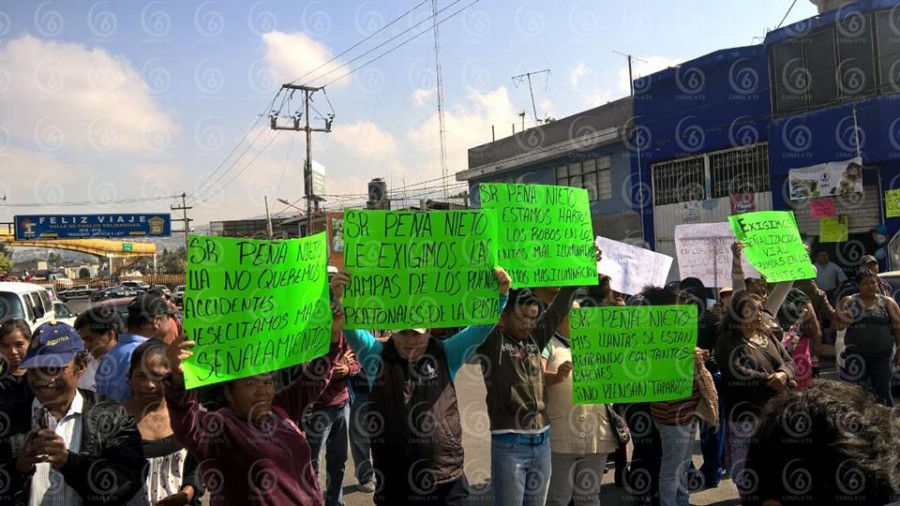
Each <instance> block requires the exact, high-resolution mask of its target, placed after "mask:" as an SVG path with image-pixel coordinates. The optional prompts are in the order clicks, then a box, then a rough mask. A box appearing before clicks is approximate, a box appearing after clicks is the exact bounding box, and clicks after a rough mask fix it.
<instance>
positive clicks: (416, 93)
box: [409, 88, 434, 105]
mask: <svg viewBox="0 0 900 506" xmlns="http://www.w3.org/2000/svg"><path fill="white" fill-rule="evenodd" d="M432 96H434V90H426V89H424V88H417V89H415V90H413V92H412V94H411V95H410V96H409V99H410V100H412V102H413V103H414V104H416V105H425V104H426V103H428V101H429V100H431V97H432Z"/></svg>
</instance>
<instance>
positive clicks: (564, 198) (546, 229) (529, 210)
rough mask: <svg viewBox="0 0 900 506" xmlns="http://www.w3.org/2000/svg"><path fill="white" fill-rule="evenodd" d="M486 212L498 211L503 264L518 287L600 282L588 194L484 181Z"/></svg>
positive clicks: (580, 189)
mask: <svg viewBox="0 0 900 506" xmlns="http://www.w3.org/2000/svg"><path fill="white" fill-rule="evenodd" d="M479 188H480V196H481V207H482V209H494V210H496V211H497V219H498V222H499V224H500V225H499V232H500V236H499V251H498V253H499V259H500V265H501V266H502V267H503V268H505V269H506V270H507V272H509V275H510V277H511V278H512V286H513V287H539V286H580V285H596V284H597V256H596V251H595V248H594V236H593V228H592V226H591V206H590V202H589V200H588V194H587V190H585V189H583V188H573V187H570V186H549V185H535V184H500V183H482V184H481V185H479Z"/></svg>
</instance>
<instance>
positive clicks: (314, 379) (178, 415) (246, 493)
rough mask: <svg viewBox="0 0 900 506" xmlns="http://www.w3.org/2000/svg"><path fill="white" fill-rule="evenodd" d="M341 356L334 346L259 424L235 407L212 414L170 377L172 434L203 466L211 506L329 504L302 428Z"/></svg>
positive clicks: (278, 397) (283, 393)
mask: <svg viewBox="0 0 900 506" xmlns="http://www.w3.org/2000/svg"><path fill="white" fill-rule="evenodd" d="M337 356H338V348H337V347H336V346H332V347H331V348H330V350H329V352H328V354H327V355H325V356H323V357H319V358H317V359H315V360H313V361H312V362H310V363H309V364H308V365H307V366H306V369H305V372H304V374H303V375H302V376H300V377H299V378H297V379H296V380H294V382H293V383H291V384H290V385H289V386H287V387H285V388H283V389H281V390H279V391H278V393H276V394H275V399H274V400H273V402H272V411H271V413H270V414H269V416H268V417H267V418H265V419H264V420H263V421H261V422H260V423H258V424H251V423H248V421H247V417H245V416H241V415H238V414H237V413H236V412H234V411H232V410H231V409H230V408H227V407H225V408H221V409H219V410H217V411H214V412H208V411H206V410H205V409H203V408H201V405H200V401H199V400H198V398H197V393H196V391H195V390H185V389H184V385H183V384H176V383H175V382H174V381H172V379H171V376H170V377H169V378H167V379H166V380H165V382H164V383H165V386H166V402H167V403H168V405H169V419H170V420H171V424H172V430H173V431H174V432H175V436H176V437H177V438H178V441H179V442H180V443H181V444H182V445H183V446H184V447H185V448H186V449H187V450H188V451H189V452H191V453H192V454H193V455H194V456H195V457H196V458H197V460H199V461H200V468H201V475H202V477H203V480H204V485H206V489H207V491H208V492H209V494H210V497H209V504H212V505H217V504H239V505H244V504H251V503H252V504H268V505H281V504H299V505H304V506H305V505H313V504H321V502H322V492H321V490H320V489H319V482H318V480H317V479H316V475H315V472H314V471H313V468H312V462H311V457H310V450H309V444H307V442H306V436H305V435H304V434H303V432H302V431H301V430H300V423H301V418H302V417H303V413H304V412H306V410H307V408H308V407H309V406H310V405H312V403H313V402H315V400H316V399H318V398H319V396H320V395H321V394H322V392H323V391H324V390H325V387H326V386H328V382H329V381H331V371H332V367H331V364H332V363H334V360H335V359H336V358H337Z"/></svg>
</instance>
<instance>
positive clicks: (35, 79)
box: [0, 35, 176, 153]
mask: <svg viewBox="0 0 900 506" xmlns="http://www.w3.org/2000/svg"><path fill="white" fill-rule="evenodd" d="M4 74H5V75H4ZM0 77H2V78H4V79H5V81H6V83H7V86H6V87H5V88H2V89H0V103H2V104H4V105H5V107H3V109H4V112H3V117H2V119H0V122H2V126H3V127H4V128H6V129H7V130H8V131H9V132H10V134H11V136H12V138H13V139H15V140H17V141H19V142H22V143H29V144H32V145H34V146H35V147H37V148H38V149H39V150H40V151H44V152H55V151H58V150H67V149H69V150H77V151H94V152H98V153H115V152H147V151H159V150H163V149H165V148H166V147H168V146H167V144H168V140H169V139H171V137H172V135H173V133H174V132H175V131H176V126H175V123H174V121H173V120H172V118H171V116H170V115H169V114H168V113H167V112H165V111H164V110H162V108H160V107H159V105H158V104H156V102H155V101H154V100H153V97H152V96H151V95H150V93H149V92H148V91H147V87H146V86H145V83H144V82H143V80H142V79H141V76H140V74H139V73H138V72H137V71H136V70H135V69H134V68H133V67H132V66H131V64H130V63H129V62H128V61H127V60H125V59H124V58H121V57H115V56H113V55H111V54H110V53H108V52H107V51H106V50H104V49H98V48H94V49H89V48H87V47H86V46H84V45H81V44H71V43H60V42H53V41H44V40H39V39H36V38H34V37H32V36H30V35H24V36H21V37H19V38H16V39H13V40H10V41H9V42H7V43H6V44H5V45H2V46H0ZM4 79H0V83H2V82H3V81H4ZM161 143H162V144H161Z"/></svg>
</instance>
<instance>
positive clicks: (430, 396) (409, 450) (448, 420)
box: [331, 267, 511, 506]
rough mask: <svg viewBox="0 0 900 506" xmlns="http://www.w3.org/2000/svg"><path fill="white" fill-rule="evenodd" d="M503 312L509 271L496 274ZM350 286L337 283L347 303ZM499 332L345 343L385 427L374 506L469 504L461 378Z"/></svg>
mask: <svg viewBox="0 0 900 506" xmlns="http://www.w3.org/2000/svg"><path fill="white" fill-rule="evenodd" d="M494 277H495V280H496V282H497V285H498V291H499V306H500V308H503V307H504V306H505V304H506V299H507V296H508V293H509V285H510V282H511V280H510V278H509V275H508V274H507V273H506V271H505V270H503V269H502V268H500V267H498V268H496V269H495V270H494ZM348 285H351V278H350V274H349V273H348V272H346V271H345V272H341V273H338V274H337V275H335V276H334V278H333V279H332V281H331V290H332V294H334V296H335V297H337V298H340V297H341V296H342V295H343V292H344V288H345V287H347V286H348ZM493 328H494V325H493V324H491V325H479V326H473V327H468V328H466V329H464V330H462V331H461V332H459V333H458V334H456V335H454V336H452V337H450V338H448V339H446V340H444V341H439V340H437V339H435V338H434V337H432V336H431V335H430V334H429V332H428V329H425V328H412V329H402V330H400V331H398V332H394V333H393V335H392V336H391V339H390V340H388V341H387V342H384V343H382V342H380V341H377V340H375V338H374V337H373V336H372V334H371V333H369V332H366V331H362V330H345V331H344V336H345V337H346V339H347V342H349V343H350V346H351V347H352V348H353V351H354V352H355V353H356V355H357V357H358V359H359V362H360V363H361V364H362V366H363V368H364V370H365V372H366V377H367V378H368V381H369V386H370V388H371V389H372V393H371V397H370V399H371V402H372V406H371V408H370V409H371V410H372V411H373V412H374V413H377V414H378V416H377V417H375V418H374V419H376V420H380V421H382V426H380V427H371V429H372V430H371V433H372V442H371V443H372V460H373V461H374V464H375V468H376V469H377V470H378V471H379V472H380V475H379V480H381V481H380V483H379V484H378V490H376V492H375V504H379V505H381V504H383V505H390V506H393V505H397V504H409V503H415V502H421V503H430V504H462V503H463V502H464V501H465V500H466V497H467V496H468V491H467V488H468V482H467V481H466V476H465V473H464V470H463V450H462V425H461V420H460V416H459V408H458V407H457V401H456V387H455V386H454V383H453V382H454V379H455V377H456V372H457V371H458V370H459V368H460V367H462V365H463V364H464V363H465V362H466V360H468V359H469V358H470V357H471V356H472V354H473V353H474V352H475V349H476V348H477V347H478V345H479V344H481V343H482V342H483V341H484V339H485V337H486V336H487V335H488V333H489V332H490V331H491V329H493Z"/></svg>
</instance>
